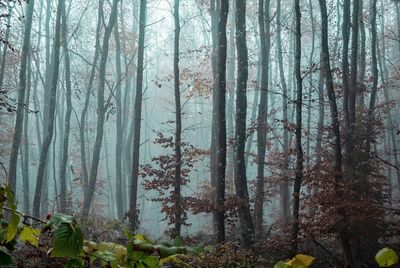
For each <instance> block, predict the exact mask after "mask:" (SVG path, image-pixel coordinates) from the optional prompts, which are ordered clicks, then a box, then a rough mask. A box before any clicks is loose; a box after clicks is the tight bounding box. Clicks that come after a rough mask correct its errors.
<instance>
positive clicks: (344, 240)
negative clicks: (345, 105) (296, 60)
mask: <svg viewBox="0 0 400 268" xmlns="http://www.w3.org/2000/svg"><path fill="white" fill-rule="evenodd" d="M319 5H320V10H321V54H322V56H321V57H322V68H323V70H324V76H325V84H326V89H327V92H328V98H329V105H330V110H331V121H332V131H333V133H334V136H335V147H334V155H335V163H334V171H335V174H334V176H335V184H336V188H335V191H336V194H337V196H338V198H339V199H342V198H343V196H342V193H341V190H340V189H339V188H338V186H339V185H340V184H341V183H343V173H342V145H341V137H340V123H339V112H338V108H337V103H336V94H335V90H334V86H333V78H332V70H331V67H330V60H329V46H328V14H327V11H326V0H319ZM339 214H340V216H341V220H342V221H343V222H342V224H341V226H343V227H342V228H341V229H340V230H339V238H340V241H341V244H342V248H343V251H344V253H345V256H346V258H347V261H348V262H350V263H352V252H351V247H350V242H349V240H348V237H347V235H346V220H345V219H346V217H345V212H344V211H343V210H340V211H339Z"/></svg>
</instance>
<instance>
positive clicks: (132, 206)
mask: <svg viewBox="0 0 400 268" xmlns="http://www.w3.org/2000/svg"><path fill="white" fill-rule="evenodd" d="M146 6H147V1H146V0H140V15H139V48H138V61H137V75H136V97H135V111H134V113H135V116H134V124H135V125H134V131H133V150H132V151H133V152H132V180H131V193H130V199H129V224H130V228H131V230H136V229H137V227H138V218H137V216H138V215H137V189H138V177H139V157H140V128H141V121H142V97H143V96H142V95H143V93H142V92H143V70H144V64H143V58H144V38H145V28H146V12H147V10H146Z"/></svg>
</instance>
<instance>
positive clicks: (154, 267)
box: [143, 256, 159, 268]
mask: <svg viewBox="0 0 400 268" xmlns="http://www.w3.org/2000/svg"><path fill="white" fill-rule="evenodd" d="M158 261H159V257H158V256H148V257H147V258H146V259H144V260H143V264H144V265H145V267H146V268H158Z"/></svg>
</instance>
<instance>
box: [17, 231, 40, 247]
mask: <svg viewBox="0 0 400 268" xmlns="http://www.w3.org/2000/svg"><path fill="white" fill-rule="evenodd" d="M39 234H40V230H39V229H35V228H32V227H30V226H24V228H22V232H21V233H20V235H19V239H20V240H21V241H25V242H28V243H29V244H31V245H34V246H35V247H38V246H39Z"/></svg>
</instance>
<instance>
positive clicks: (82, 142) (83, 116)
mask: <svg viewBox="0 0 400 268" xmlns="http://www.w3.org/2000/svg"><path fill="white" fill-rule="evenodd" d="M102 6H103V0H101V1H99V10H98V12H97V26H96V33H100V29H101V25H102V17H103V8H102ZM99 52H100V35H99V34H96V41H95V49H94V59H93V63H92V69H91V71H90V75H89V83H88V87H87V91H86V94H85V102H84V104H83V109H82V113H81V117H80V120H79V122H80V124H79V140H80V144H79V145H80V153H81V168H82V177H83V189H84V190H86V188H87V184H88V181H89V174H88V168H87V164H86V148H85V139H86V137H85V125H86V114H87V111H88V109H89V101H90V95H91V93H92V87H93V82H94V78H95V74H96V68H97V60H98V58H99V54H100V53H99Z"/></svg>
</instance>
